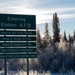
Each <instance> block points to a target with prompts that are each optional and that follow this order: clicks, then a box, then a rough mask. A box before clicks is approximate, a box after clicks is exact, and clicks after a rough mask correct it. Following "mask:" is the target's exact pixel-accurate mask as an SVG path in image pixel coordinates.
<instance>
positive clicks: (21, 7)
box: [0, 0, 75, 35]
mask: <svg viewBox="0 0 75 75" xmlns="http://www.w3.org/2000/svg"><path fill="white" fill-rule="evenodd" d="M55 12H57V14H58V17H59V19H60V20H59V22H60V29H61V30H60V32H61V33H63V32H64V30H65V31H66V33H67V35H68V34H69V33H70V34H71V35H72V34H73V31H74V30H75V0H0V13H10V14H24V15H25V14H27V15H28V14H29V15H30V14H31V15H36V23H37V27H39V29H40V32H41V34H43V33H44V26H45V23H46V22H48V25H49V32H50V34H51V35H52V15H53V14H54V13H55Z"/></svg>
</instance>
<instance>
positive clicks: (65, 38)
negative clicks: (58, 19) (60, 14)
mask: <svg viewBox="0 0 75 75" xmlns="http://www.w3.org/2000/svg"><path fill="white" fill-rule="evenodd" d="M64 40H65V41H66V42H67V37H66V32H65V31H64Z"/></svg>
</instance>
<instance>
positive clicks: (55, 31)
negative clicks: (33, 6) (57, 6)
mask: <svg viewBox="0 0 75 75" xmlns="http://www.w3.org/2000/svg"><path fill="white" fill-rule="evenodd" d="M59 33H60V28H59V19H58V17H57V13H55V14H53V42H60V34H59Z"/></svg>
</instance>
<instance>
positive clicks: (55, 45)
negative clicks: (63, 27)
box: [37, 13, 75, 72]
mask: <svg viewBox="0 0 75 75" xmlns="http://www.w3.org/2000/svg"><path fill="white" fill-rule="evenodd" d="M59 25H60V24H59V18H58V16H57V13H55V14H53V21H52V27H53V37H51V36H50V34H49V30H48V23H46V24H45V31H44V37H43V38H42V37H41V35H40V30H39V28H38V29H37V53H38V61H39V64H40V65H41V67H42V69H43V70H44V71H48V70H49V71H51V72H70V71H73V72H75V31H74V34H73V36H71V35H70V34H69V36H68V38H67V36H66V31H64V33H63V35H61V34H60V26H59Z"/></svg>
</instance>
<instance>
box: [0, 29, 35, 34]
mask: <svg viewBox="0 0 75 75" xmlns="http://www.w3.org/2000/svg"><path fill="white" fill-rule="evenodd" d="M0 35H36V31H3V30H0Z"/></svg>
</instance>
